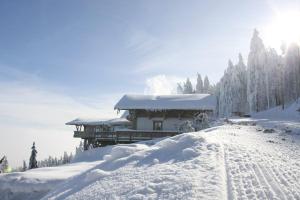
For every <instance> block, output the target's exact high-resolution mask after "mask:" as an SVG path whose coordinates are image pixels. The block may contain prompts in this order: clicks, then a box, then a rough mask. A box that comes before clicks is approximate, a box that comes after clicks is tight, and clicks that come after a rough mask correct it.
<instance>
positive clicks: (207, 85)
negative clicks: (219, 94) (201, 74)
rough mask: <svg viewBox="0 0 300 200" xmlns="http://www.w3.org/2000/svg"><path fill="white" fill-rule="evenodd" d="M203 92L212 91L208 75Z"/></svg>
mask: <svg viewBox="0 0 300 200" xmlns="http://www.w3.org/2000/svg"><path fill="white" fill-rule="evenodd" d="M203 93H207V94H208V93H210V83H209V80H208V77H207V76H205V78H204V83H203Z"/></svg>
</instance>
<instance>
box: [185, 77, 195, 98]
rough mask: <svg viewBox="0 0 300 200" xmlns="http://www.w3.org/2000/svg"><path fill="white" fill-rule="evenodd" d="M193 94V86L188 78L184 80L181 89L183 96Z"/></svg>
mask: <svg viewBox="0 0 300 200" xmlns="http://www.w3.org/2000/svg"><path fill="white" fill-rule="evenodd" d="M192 93H193V86H192V83H191V81H190V79H189V78H187V79H186V82H185V83H184V87H183V94H192Z"/></svg>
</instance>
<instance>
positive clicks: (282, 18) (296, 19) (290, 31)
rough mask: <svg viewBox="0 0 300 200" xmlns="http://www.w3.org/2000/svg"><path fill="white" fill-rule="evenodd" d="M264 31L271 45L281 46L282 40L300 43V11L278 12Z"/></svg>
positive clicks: (267, 41) (266, 41)
mask: <svg viewBox="0 0 300 200" xmlns="http://www.w3.org/2000/svg"><path fill="white" fill-rule="evenodd" d="M262 33H263V36H264V41H265V43H266V44H267V45H268V46H270V47H274V48H279V47H280V45H281V44H282V42H284V43H286V44H289V43H292V42H295V43H300V12H286V13H277V15H276V16H275V17H274V20H273V22H272V23H271V24H269V25H268V26H267V27H265V30H263V32H262Z"/></svg>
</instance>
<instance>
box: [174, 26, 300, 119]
mask: <svg viewBox="0 0 300 200" xmlns="http://www.w3.org/2000/svg"><path fill="white" fill-rule="evenodd" d="M177 93H178V94H192V93H208V94H215V95H216V97H217V109H216V110H217V114H218V115H219V116H230V115H232V114H245V113H252V112H259V111H262V110H266V109H269V108H272V107H274V106H282V108H283V109H284V107H285V106H286V105H287V104H289V103H291V102H294V101H297V100H298V99H299V96H300V47H299V46H298V45H297V44H288V45H286V44H283V45H282V46H281V52H280V53H277V51H276V50H275V49H273V48H266V47H265V45H264V43H263V41H262V39H261V38H260V37H259V33H258V31H257V30H254V32H253V36H252V39H251V43H250V52H249V55H248V61H247V64H246V63H245V62H244V60H243V57H242V55H241V54H239V56H238V63H236V64H234V63H232V61H231V60H229V61H228V67H227V69H226V70H225V72H224V75H223V77H222V78H221V80H220V81H219V82H218V83H217V84H216V85H211V84H210V82H209V79H208V77H207V76H205V78H204V81H202V77H201V75H200V74H198V75H197V82H196V86H195V88H193V85H192V83H191V81H190V79H189V78H187V80H186V81H185V82H184V83H183V84H180V83H178V85H177Z"/></svg>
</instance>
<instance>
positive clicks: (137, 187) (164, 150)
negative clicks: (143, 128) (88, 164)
mask: <svg viewBox="0 0 300 200" xmlns="http://www.w3.org/2000/svg"><path fill="white" fill-rule="evenodd" d="M103 160H104V161H103V162H102V163H100V164H99V165H97V166H95V167H94V168H93V169H91V170H88V171H87V172H85V173H83V174H81V175H79V176H77V177H74V178H71V179H69V180H67V181H66V182H65V183H63V184H62V185H60V187H57V188H56V189H55V190H53V191H51V192H50V193H49V194H48V195H47V196H46V197H44V199H221V198H224V197H226V189H224V188H225V172H224V168H223V164H222V163H223V161H224V157H223V152H222V147H221V145H220V144H218V143H216V142H212V141H209V140H207V139H206V138H205V137H202V136H200V134H198V133H186V134H182V135H178V136H175V137H173V138H167V139H165V140H162V141H160V142H158V143H156V144H154V145H152V146H144V149H143V150H139V151H136V152H134V153H131V154H128V153H127V149H126V148H125V149H124V147H122V146H115V147H114V148H112V151H111V153H110V154H107V155H105V156H104V159H103Z"/></svg>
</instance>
